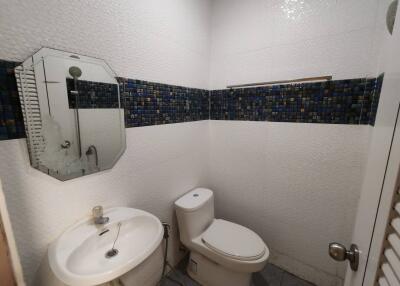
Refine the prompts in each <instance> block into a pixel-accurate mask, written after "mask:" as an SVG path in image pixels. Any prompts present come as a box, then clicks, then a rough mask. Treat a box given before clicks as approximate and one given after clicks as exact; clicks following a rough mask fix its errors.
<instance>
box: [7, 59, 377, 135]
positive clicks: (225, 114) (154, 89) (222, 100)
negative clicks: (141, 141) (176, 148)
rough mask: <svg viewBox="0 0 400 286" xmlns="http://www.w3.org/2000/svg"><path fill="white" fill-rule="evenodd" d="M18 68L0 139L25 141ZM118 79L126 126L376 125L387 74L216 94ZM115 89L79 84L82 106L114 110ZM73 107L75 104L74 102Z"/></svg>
mask: <svg viewBox="0 0 400 286" xmlns="http://www.w3.org/2000/svg"><path fill="white" fill-rule="evenodd" d="M16 64H17V63H15V62H8V61H2V60H0V140H5V139H15V138H23V137H25V131H24V130H25V129H24V125H23V117H22V112H21V107H20V102H19V97H18V92H17V86H16V82H15V75H14V70H13V69H14V67H15V65H16ZM118 80H119V85H120V92H121V104H122V105H123V107H124V108H125V123H126V127H139V126H150V125H158V124H168V123H178V122H189V121H197V120H207V119H214V120H249V121H275V122H309V123H330V124H370V125H374V123H375V117H376V111H377V108H378V104H379V97H380V92H381V87H382V82H383V75H381V76H379V77H378V78H361V79H349V80H338V81H329V82H315V83H303V84H292V85H277V86H271V87H257V88H247V89H234V90H229V89H224V90H213V91H208V90H202V89H195V88H187V87H181V86H173V85H167V84H160V83H153V82H147V81H141V80H133V79H126V78H119V79H118ZM68 84H69V85H70V86H71V81H70V82H69V83H68ZM115 87H116V86H115V85H114V86H113V87H110V86H106V85H104V84H100V85H98V83H92V82H84V81H80V87H79V88H78V89H80V92H81V98H82V99H84V100H82V102H83V104H82V102H81V108H110V107H111V108H114V107H115V106H116V101H115V97H114V96H113V94H114V88H115ZM70 89H71V87H70ZM70 105H71V107H72V108H73V107H74V106H75V103H74V100H73V99H71V101H70Z"/></svg>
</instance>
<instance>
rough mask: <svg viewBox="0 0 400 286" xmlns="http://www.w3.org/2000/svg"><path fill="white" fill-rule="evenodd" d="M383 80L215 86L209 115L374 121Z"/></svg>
mask: <svg viewBox="0 0 400 286" xmlns="http://www.w3.org/2000/svg"><path fill="white" fill-rule="evenodd" d="M382 81H383V75H382V76H380V77H379V78H371V79H367V78H363V79H362V78H360V79H349V80H337V81H327V82H313V83H299V84H287V85H274V86H267V87H255V88H242V89H224V90H214V91H211V94H210V106H211V110H210V119H213V120H246V121H272V122H301V123H328V124H371V125H374V123H375V116H376V110H377V106H378V103H379V95H380V86H381V85H382Z"/></svg>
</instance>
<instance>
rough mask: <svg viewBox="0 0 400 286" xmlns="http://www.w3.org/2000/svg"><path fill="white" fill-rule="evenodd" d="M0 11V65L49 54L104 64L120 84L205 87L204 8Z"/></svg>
mask: <svg viewBox="0 0 400 286" xmlns="http://www.w3.org/2000/svg"><path fill="white" fill-rule="evenodd" d="M0 6H1V9H0V59H8V60H18V61H22V60H25V59H26V58H27V57H29V56H30V55H31V54H33V53H34V52H35V51H36V50H38V49H39V48H40V47H41V46H48V47H53V48H58V49H62V50H66V51H70V52H76V53H81V54H85V55H89V56H94V57H99V58H102V59H104V60H106V61H107V62H108V63H109V64H110V65H111V67H112V68H113V69H114V70H115V71H116V73H117V74H118V75H119V76H123V77H130V78H137V79H142V80H150V81H156V82H163V83H168V84H176V85H183V86H189V87H198V88H205V87H207V86H208V71H209V62H208V58H209V45H210V41H209V27H210V25H209V23H210V20H209V19H210V11H209V8H210V4H209V1H208V0H207V1H203V0H169V1H163V0H146V1H141V0H134V1H130V0H122V1H113V2H110V1H107V0H100V1H80V0H71V1H45V0H38V1H27V0H25V1H11V2H10V1H6V0H0Z"/></svg>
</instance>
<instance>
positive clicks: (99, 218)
mask: <svg viewBox="0 0 400 286" xmlns="http://www.w3.org/2000/svg"><path fill="white" fill-rule="evenodd" d="M92 213H93V221H94V224H106V223H107V222H108V221H109V220H110V218H109V217H106V216H103V207H102V206H95V207H94V208H93V209H92Z"/></svg>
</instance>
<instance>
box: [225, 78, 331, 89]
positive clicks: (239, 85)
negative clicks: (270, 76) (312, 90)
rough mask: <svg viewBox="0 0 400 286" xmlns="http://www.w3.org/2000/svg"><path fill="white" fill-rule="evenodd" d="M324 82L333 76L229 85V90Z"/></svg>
mask: <svg viewBox="0 0 400 286" xmlns="http://www.w3.org/2000/svg"><path fill="white" fill-rule="evenodd" d="M324 80H326V81H328V80H332V76H331V75H326V76H316V77H305V78H297V79H289V80H277V81H267V82H258V83H246V84H237V85H228V86H227V88H245V87H257V86H265V85H275V84H283V83H297V82H299V83H300V82H311V81H324Z"/></svg>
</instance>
